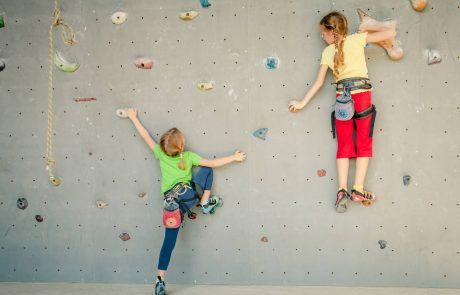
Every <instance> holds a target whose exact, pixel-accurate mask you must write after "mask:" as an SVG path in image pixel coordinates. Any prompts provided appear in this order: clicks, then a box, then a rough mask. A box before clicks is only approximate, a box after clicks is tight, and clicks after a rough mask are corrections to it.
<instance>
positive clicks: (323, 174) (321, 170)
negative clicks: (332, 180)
mask: <svg viewBox="0 0 460 295" xmlns="http://www.w3.org/2000/svg"><path fill="white" fill-rule="evenodd" d="M316 174H317V175H318V176H319V177H324V176H326V170H324V169H319V170H318V171H316Z"/></svg>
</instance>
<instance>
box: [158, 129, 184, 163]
mask: <svg viewBox="0 0 460 295" xmlns="http://www.w3.org/2000/svg"><path fill="white" fill-rule="evenodd" d="M184 142H185V140H184V136H183V135H182V132H180V131H179V129H177V128H171V129H169V130H168V131H166V133H165V134H163V135H162V136H161V139H160V147H161V149H162V150H163V152H165V154H167V155H168V156H170V157H176V156H179V157H180V160H179V163H178V164H177V167H179V169H181V170H185V169H187V165H186V164H185V161H184V153H183V150H184Z"/></svg>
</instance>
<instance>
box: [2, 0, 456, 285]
mask: <svg viewBox="0 0 460 295" xmlns="http://www.w3.org/2000/svg"><path fill="white" fill-rule="evenodd" d="M210 4H211V6H209V7H206V8H205V7H202V6H201V5H200V2H199V1H198V0H183V1H170V0H162V1H160V0H155V1H152V0H148V1H147V0H137V1H102V0H97V1H89V0H77V1H67V0H64V1H63V3H62V5H61V10H62V12H61V18H63V19H64V20H65V22H66V23H68V24H69V25H70V26H71V27H72V28H73V29H74V30H75V31H76V39H77V41H78V43H77V44H76V45H74V46H67V45H65V44H64V43H63V42H62V40H61V38H60V32H59V30H58V29H55V31H54V36H55V37H54V43H55V50H56V51H59V52H60V53H61V54H62V56H64V57H65V58H66V59H67V60H68V61H69V62H71V63H74V62H76V63H79V64H80V67H79V69H78V70H76V71H75V72H73V73H68V72H62V71H59V70H58V69H57V68H55V69H54V79H53V81H54V88H55V90H54V97H55V104H54V121H53V122H54V132H53V133H54V136H53V139H54V156H55V159H56V165H55V168H54V173H55V174H56V175H57V176H58V177H59V178H60V179H61V181H62V183H61V185H60V186H57V187H55V186H53V185H52V184H51V183H50V181H49V178H48V174H47V172H46V170H45V165H46V163H45V161H46V130H47V83H48V70H47V68H48V27H49V25H50V23H51V12H52V10H53V7H54V1H52V0H48V1H26V0H16V1H6V0H1V1H0V15H1V16H2V17H3V20H4V27H2V28H0V59H1V60H2V61H3V62H4V65H5V67H4V69H3V70H2V71H1V72H0V81H1V82H0V97H1V99H0V139H1V140H0V281H21V282H110V283H128V282H129V283H151V282H152V281H153V278H154V275H155V269H156V263H157V259H158V254H159V249H160V247H161V244H162V240H163V231H164V229H163V226H162V198H161V196H160V173H159V165H158V163H157V161H156V160H155V158H154V156H153V155H152V153H151V152H150V151H149V150H148V148H147V146H146V145H145V144H144V143H143V141H142V140H141V138H140V137H139V136H138V135H137V134H136V131H135V129H134V127H133V125H132V124H131V123H130V122H129V120H127V119H122V118H119V117H118V116H117V113H116V110H117V109H120V108H124V107H128V106H133V107H136V108H138V109H139V117H140V119H141V121H142V122H143V123H144V124H145V126H146V128H147V129H148V130H149V131H150V132H151V134H152V136H153V137H154V138H155V139H156V140H158V139H159V137H160V136H161V134H162V133H163V132H165V131H166V130H167V129H169V128H170V127H173V126H176V127H178V128H180V129H181V130H182V131H183V132H184V133H185V135H186V140H187V147H188V148H189V149H190V150H192V151H195V152H197V153H199V154H201V155H203V156H204V157H207V158H213V157H220V156H226V155H229V154H231V153H233V152H234V151H235V150H236V149H241V150H243V151H245V152H246V153H247V155H248V158H247V160H246V161H245V162H244V163H242V164H232V165H229V166H226V167H222V168H219V169H216V170H215V177H214V187H213V191H214V193H216V194H220V195H222V196H223V198H224V199H225V206H224V207H223V208H221V209H220V210H218V211H217V213H216V214H215V215H213V216H210V215H201V214H199V217H198V219H197V220H196V221H190V220H186V222H185V224H184V226H183V228H182V229H181V232H180V236H179V239H178V243H177V246H176V249H175V252H174V254H173V259H172V261H171V264H170V270H169V273H168V281H169V282H175V283H196V284H267V285H341V286H406V287H443V288H459V287H460V282H459V281H458V277H459V276H460V225H459V222H458V220H459V219H458V216H459V214H460V201H459V198H458V196H456V192H457V191H459V189H460V186H459V183H458V179H459V176H460V145H459V142H460V141H459V140H460V135H459V134H460V130H459V129H460V90H459V88H458V81H460V40H459V38H458V36H460V22H459V19H458V16H459V14H460V1H459V0H444V1H439V0H438V1H434V0H433V1H430V3H429V5H428V7H427V8H426V9H425V10H424V11H423V12H421V13H420V12H416V11H415V10H413V9H412V7H411V3H410V1H405V0H390V1H374V0H372V1H365V0H359V1H351V0H342V1H324V0H309V1H301V0H291V1H262V0H246V1H245V0H232V1H222V0H221V1H218V0H214V1H213V0H211V1H210ZM358 7H360V8H362V9H363V10H364V11H366V12H367V13H368V14H370V15H371V16H372V17H374V18H375V19H378V20H384V19H390V18H391V19H397V20H398V21H399V23H398V36H397V38H398V40H399V42H400V44H401V46H402V47H403V48H404V50H405V52H404V57H403V58H402V59H401V60H400V61H397V62H395V61H391V60H390V59H389V58H388V57H387V55H386V53H385V51H384V50H383V49H382V48H380V47H378V46H375V45H369V47H368V48H367V49H366V55H367V61H368V68H369V72H370V77H371V79H372V81H373V84H374V94H373V100H374V103H375V104H376V105H377V108H378V119H377V123H376V129H375V132H374V143H375V146H374V153H375V157H374V159H373V160H372V162H371V165H370V170H369V173H368V178H367V183H366V186H367V188H369V189H372V190H373V191H375V192H376V193H377V195H378V201H377V202H376V203H375V204H374V205H373V206H371V207H364V206H361V205H359V204H351V205H350V208H349V209H348V212H346V213H345V214H337V213H336V212H335V209H334V201H335V192H336V187H337V179H336V172H335V151H336V147H335V145H336V143H335V140H333V139H332V137H331V133H330V125H329V124H330V112H331V110H332V105H333V102H334V99H333V97H334V89H333V87H332V86H330V85H329V83H330V82H332V78H331V76H330V74H329V76H328V79H327V81H326V83H325V85H324V86H323V88H322V89H321V91H320V92H319V93H318V94H317V96H316V97H315V98H314V99H313V100H312V101H311V103H310V104H309V105H308V106H307V107H306V108H305V109H303V110H302V111H301V112H300V113H297V114H293V113H290V112H288V109H287V105H288V101H289V100H291V99H301V98H302V97H303V95H304V94H305V92H306V91H307V90H308V88H309V86H310V85H311V84H312V83H313V82H314V79H315V77H316V72H317V69H318V66H319V59H320V56H321V51H322V49H323V48H324V46H325V44H324V42H323V41H322V40H321V37H320V32H319V29H318V22H319V20H320V19H321V17H322V16H324V15H325V14H326V13H327V12H329V11H330V10H332V9H336V10H340V11H343V12H344V13H345V14H346V16H347V17H348V20H349V23H350V31H354V30H356V28H357V27H358V24H359V19H358V16H357V14H356V8H358ZM190 10H194V11H197V12H198V13H199V15H198V16H196V17H195V18H194V19H193V20H189V21H185V20H181V19H180V18H179V14H180V13H182V12H186V11H190ZM115 12H124V13H126V14H127V20H126V21H125V22H124V23H122V24H119V25H117V24H114V23H113V22H112V20H111V16H112V14H114V13H115ZM430 49H433V50H436V51H437V52H438V53H439V54H440V57H441V58H442V61H441V62H440V63H435V64H431V65H428V63H427V61H428V50H430ZM140 57H143V58H147V59H151V60H152V61H153V67H152V69H141V68H137V67H136V66H135V65H134V62H135V60H136V58H140ZM267 58H268V59H267ZM270 58H272V59H270ZM70 66H71V65H70ZM144 66H146V64H144ZM201 82H208V83H211V84H212V85H213V89H210V90H206V91H205V90H200V89H199V88H198V87H197V84H198V83H201ZM259 128H267V129H266V130H268V131H267V132H266V134H265V140H263V139H262V138H259V137H256V136H254V135H253V133H254V132H255V131H257V130H258V129H259ZM256 134H257V135H264V133H263V132H261V133H260V134H259V133H257V132H256ZM262 137H263V136H262ZM353 166H354V163H353V162H352V167H353ZM351 175H353V168H352V170H351ZM403 178H404V180H405V182H403ZM409 178H410V179H409ZM352 181H353V177H351V179H350V186H351V185H352ZM23 198H24V199H25V200H23ZM18 200H19V201H18ZM25 201H27V205H28V206H27V208H25V209H23V210H22V209H20V208H18V205H19V207H22V208H24V206H25V205H26V204H25ZM97 202H103V203H107V204H108V206H105V207H104V206H101V208H99V207H98V206H97ZM128 237H129V239H127V238H128ZM123 239H124V240H125V241H124V240H123Z"/></svg>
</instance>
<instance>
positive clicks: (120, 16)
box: [112, 11, 128, 25]
mask: <svg viewBox="0 0 460 295" xmlns="http://www.w3.org/2000/svg"><path fill="white" fill-rule="evenodd" d="M127 19H128V14H127V13H126V12H121V11H117V12H115V13H114V14H112V22H113V23H114V24H115V25H121V24H122V23H124V22H125V21H126V20H127Z"/></svg>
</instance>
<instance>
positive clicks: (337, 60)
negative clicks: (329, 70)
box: [333, 29, 345, 79]
mask: <svg viewBox="0 0 460 295" xmlns="http://www.w3.org/2000/svg"><path fill="white" fill-rule="evenodd" d="M333 33H334V45H335V55H334V77H335V78H336V79H338V77H339V74H340V73H339V67H340V66H342V65H343V63H344V60H345V54H344V52H343V43H344V40H343V37H342V38H339V34H337V31H336V29H334V31H333Z"/></svg>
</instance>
